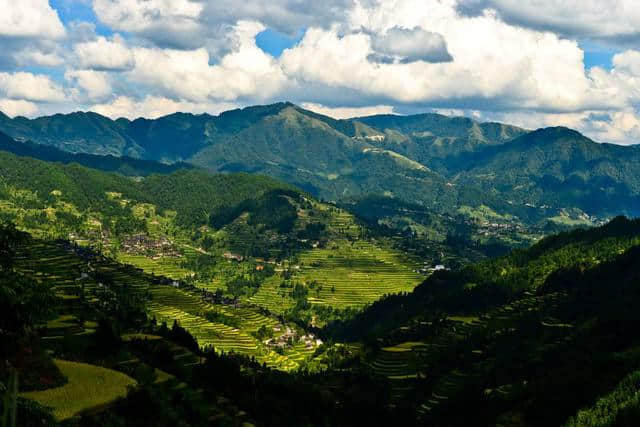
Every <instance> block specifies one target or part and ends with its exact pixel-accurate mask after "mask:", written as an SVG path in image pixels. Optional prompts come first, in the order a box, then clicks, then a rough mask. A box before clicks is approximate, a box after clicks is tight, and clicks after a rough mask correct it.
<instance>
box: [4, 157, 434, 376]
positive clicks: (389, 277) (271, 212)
mask: <svg viewBox="0 0 640 427" xmlns="http://www.w3.org/2000/svg"><path fill="white" fill-rule="evenodd" d="M0 168H1V169H2V171H3V173H2V177H1V178H0V194H1V195H2V198H1V201H0V217H1V218H2V219H3V220H5V221H11V222H13V223H15V224H16V225H17V226H18V227H19V228H20V229H22V230H25V231H28V232H29V233H31V234H32V235H33V236H36V237H39V238H42V239H48V240H54V239H62V240H69V241H71V242H73V243H74V244H78V245H80V246H83V247H89V248H92V249H94V250H98V251H101V252H103V253H105V254H107V255H109V256H110V257H112V258H113V259H115V260H117V261H119V262H121V263H125V264H131V265H133V266H136V267H138V268H141V269H142V270H143V271H145V272H146V273H149V274H155V275H158V276H163V277H166V278H167V279H168V280H170V281H173V280H175V281H180V283H181V285H182V286H187V288H188V290H187V291H185V292H186V293H184V294H182V293H180V292H178V291H176V290H175V289H173V288H170V287H167V289H166V291H167V292H169V294H168V295H164V294H158V295H155V293H154V292H152V294H154V295H155V297H156V298H157V301H162V302H161V303H160V304H159V305H150V306H149V307H150V313H152V315H153V316H155V317H156V318H157V319H159V320H160V319H162V320H164V321H167V322H168V323H171V322H172V321H173V320H174V319H180V320H181V323H183V324H184V325H189V326H188V327H187V326H185V327H187V329H188V330H189V331H190V332H191V333H192V334H193V335H194V336H195V337H196V338H197V339H198V340H199V341H200V342H201V343H202V344H203V345H205V344H214V345H215V347H216V348H220V349H226V350H231V349H235V350H238V351H240V350H242V351H245V350H246V351H248V352H249V354H252V355H255V351H256V348H257V347H256V346H258V347H261V346H260V345H258V344H256V338H255V337H254V336H253V335H252V334H255V333H256V332H257V329H259V327H260V326H263V325H265V326H266V327H269V328H273V327H274V326H275V325H276V323H277V322H272V321H271V320H269V319H272V318H273V317H274V316H275V315H278V316H280V317H281V318H282V319H287V320H289V321H292V322H298V323H300V324H303V325H310V324H313V325H316V326H318V325H323V324H324V323H326V322H327V321H329V320H331V319H334V318H343V317H345V316H346V317H348V316H350V315H351V314H352V313H353V310H357V309H360V308H362V307H363V306H365V305H367V304H370V303H372V302H373V301H375V300H377V299H378V298H380V297H381V296H382V295H385V294H390V293H396V292H406V291H410V290H412V289H413V288H414V287H415V286H416V285H417V284H418V283H419V282H420V280H421V277H422V276H421V275H420V274H418V273H417V272H416V271H417V270H418V268H419V267H420V265H421V263H420V261H419V260H418V259H417V258H416V257H413V256H409V255H408V254H407V253H405V252H404V251H402V250H401V249H398V247H397V245H393V244H392V243H391V242H389V241H388V240H387V239H385V238H377V237H375V235H373V234H371V233H369V231H368V230H367V228H366V226H365V225H363V224H362V223H360V222H359V221H358V220H357V219H356V218H355V217H354V216H353V215H351V214H349V213H347V212H345V211H344V210H342V209H340V208H337V207H334V206H331V205H327V204H322V203H319V202H317V201H315V200H313V199H312V198H311V197H310V196H308V195H307V194H305V193H303V192H301V191H299V190H297V189H295V188H293V187H291V186H289V185H287V184H282V183H279V182H277V181H275V180H273V179H271V178H268V177H263V176H254V175H246V174H225V175H211V174H209V173H207V172H204V171H202V170H196V169H192V170H179V171H177V172H174V173H172V174H169V175H151V176H148V177H144V178H139V177H138V178H135V179H134V178H130V177H126V176H123V175H120V174H114V173H104V172H101V171H97V170H93V169H88V168H84V167H82V166H79V165H77V164H69V165H63V164H59V163H46V162H42V161H39V160H36V159H33V158H29V157H18V156H15V155H13V154H9V153H4V152H0ZM205 291H206V292H208V293H210V295H209V296H208V297H207V298H208V300H209V301H210V302H211V303H213V304H218V305H221V304H222V306H224V305H225V304H226V305H229V304H232V305H235V304H244V305H247V307H253V308H251V309H250V310H249V311H248V312H247V313H246V316H249V318H250V319H253V320H251V322H252V323H249V324H247V325H246V328H247V329H246V330H244V329H245V327H244V326H242V327H241V328H240V329H242V330H244V334H245V335H243V337H244V338H242V339H239V338H238V339H235V338H233V337H234V336H236V332H235V329H238V328H239V327H240V326H241V325H244V324H245V322H246V321H247V320H248V319H246V318H245V314H242V312H237V313H236V312H235V311H234V310H232V312H230V313H226V314H225V313H224V310H222V312H223V313H222V314H220V315H219V316H222V317H220V318H218V317H216V316H218V315H213V314H212V315H211V316H213V317H211V316H209V317H207V310H209V309H208V308H206V306H203V305H202V300H203V296H202V294H203V292H205ZM260 310H266V311H265V313H264V314H260ZM256 316H257V317H256ZM227 318H228V319H227ZM221 319H222V320H221ZM225 319H227V320H225ZM229 319H230V320H229ZM205 331H206V332H205ZM225 334H226V335H225ZM229 334H230V335H229ZM227 335H228V337H227V338H225V339H224V340H223V341H224V342H225V343H226V344H224V345H223V344H221V342H222V341H219V340H218V338H219V337H220V336H222V337H224V336H227ZM298 335H300V334H298ZM264 340H266V338H265V339H264ZM294 347H295V346H294ZM271 350H273V349H271ZM246 351H245V352H246ZM303 353H304V352H303ZM276 366H280V365H277V364H276ZM282 366H286V364H283V365H282ZM288 366H289V368H291V367H292V366H297V364H293V365H291V364H289V365H288Z"/></svg>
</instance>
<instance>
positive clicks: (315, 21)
mask: <svg viewBox="0 0 640 427" xmlns="http://www.w3.org/2000/svg"><path fill="white" fill-rule="evenodd" d="M353 4H354V0H325V1H322V2H318V1H300V0H251V1H238V0H198V1H194V0H93V8H94V10H95V12H96V16H97V17H98V19H100V21H102V22H104V23H105V24H107V25H109V26H111V27H112V28H114V29H116V30H119V31H127V32H130V33H135V34H138V35H141V36H143V37H146V38H148V39H150V40H152V41H154V42H156V43H157V44H158V45H160V46H172V47H181V48H191V49H192V48H194V47H196V46H194V43H200V45H199V46H202V45H203V44H206V43H205V42H204V40H207V39H209V40H211V39H212V38H220V35H221V34H220V29H221V28H225V27H226V28H229V27H233V26H235V25H236V24H237V23H238V22H240V21H259V22H262V23H263V24H264V25H265V26H267V27H270V28H274V29H277V30H279V31H281V32H284V33H295V32H297V31H298V30H300V29H302V28H306V27H310V26H320V27H325V26H329V25H331V24H332V23H333V22H334V21H336V20H341V19H343V17H344V11H345V10H346V9H348V8H349V7H351V6H352V5H353ZM210 53H211V52H210Z"/></svg>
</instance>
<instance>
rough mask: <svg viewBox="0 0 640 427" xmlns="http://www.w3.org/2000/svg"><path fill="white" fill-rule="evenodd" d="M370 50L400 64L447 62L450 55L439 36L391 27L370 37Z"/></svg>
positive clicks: (418, 28)
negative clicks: (396, 60)
mask: <svg viewBox="0 0 640 427" xmlns="http://www.w3.org/2000/svg"><path fill="white" fill-rule="evenodd" d="M372 48H373V50H375V51H376V53H377V54H380V55H383V56H384V57H385V58H391V59H399V60H400V61H402V62H414V61H426V62H448V61H451V60H452V59H453V58H451V55H450V54H449V52H448V51H447V43H446V42H445V40H444V37H442V35H441V34H438V33H432V32H430V31H426V30H423V29H422V28H420V27H415V28H412V29H408V28H401V27H397V26H396V27H392V28H389V29H388V30H387V31H386V32H385V33H383V34H376V35H374V36H373V37H372Z"/></svg>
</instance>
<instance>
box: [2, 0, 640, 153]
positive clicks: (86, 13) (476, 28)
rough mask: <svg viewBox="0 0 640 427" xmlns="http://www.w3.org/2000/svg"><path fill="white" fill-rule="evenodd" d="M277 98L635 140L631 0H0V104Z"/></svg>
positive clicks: (92, 107)
mask: <svg viewBox="0 0 640 427" xmlns="http://www.w3.org/2000/svg"><path fill="white" fill-rule="evenodd" d="M277 101H291V102H294V103H296V104H298V105H301V106H303V107H305V108H308V109H311V110H314V111H317V112H320V113H323V114H327V115H331V116H333V117H336V118H345V117H353V116H363V115H369V114H377V113H395V114H414V113H421V112H439V113H442V114H449V115H465V116H469V117H472V118H474V119H476V120H479V121H500V122H505V123H510V124H515V125H519V126H523V127H526V128H529V129H536V128H539V127H545V126H559V125H562V126H568V127H572V128H575V129H577V130H579V131H581V132H583V133H584V134H585V135H587V136H589V137H591V138H593V139H594V140H596V141H600V142H611V143H616V144H636V143H640V1H637V0H324V1H322V2H320V1H317V0H244V1H238V0H49V1H47V0H20V1H16V0H0V111H2V112H4V113H5V114H7V115H9V116H12V117H13V116H17V115H23V116H27V117H35V116H42V115H49V114H54V113H59V112H60V113H66V112H71V111H79V110H81V111H95V112H98V113H100V114H104V115H106V116H109V117H112V118H118V117H127V118H131V119H133V118H137V117H150V118H155V117H159V116H162V115H166V114H170V113H173V112H175V111H185V112H193V113H204V112H207V113H210V114H217V113H219V112H222V111H225V110H229V109H233V108H238V107H243V106H247V105H255V104H267V103H272V102H277Z"/></svg>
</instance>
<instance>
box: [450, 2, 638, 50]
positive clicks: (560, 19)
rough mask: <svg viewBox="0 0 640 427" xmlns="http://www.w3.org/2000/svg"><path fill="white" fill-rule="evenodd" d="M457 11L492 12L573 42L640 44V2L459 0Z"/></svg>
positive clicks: (504, 18) (513, 22) (515, 22)
mask: <svg viewBox="0 0 640 427" xmlns="http://www.w3.org/2000/svg"><path fill="white" fill-rule="evenodd" d="M458 7H459V8H460V9H461V10H463V11H466V12H468V13H471V14H474V13H482V11H483V10H486V9H493V10H496V11H497V12H498V13H499V14H500V17H501V18H502V19H503V20H505V21H506V22H509V23H512V24H515V25H521V26H525V27H528V28H534V29H538V30H546V31H553V32H555V33H558V34H561V35H563V36H567V37H572V38H576V37H586V38H594V39H603V40H608V41H610V42H620V43H623V44H627V43H637V42H638V41H640V2H638V1H637V0H607V1H606V2H603V0H561V1H559V0H528V1H521V0H460V1H459V6H458Z"/></svg>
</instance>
